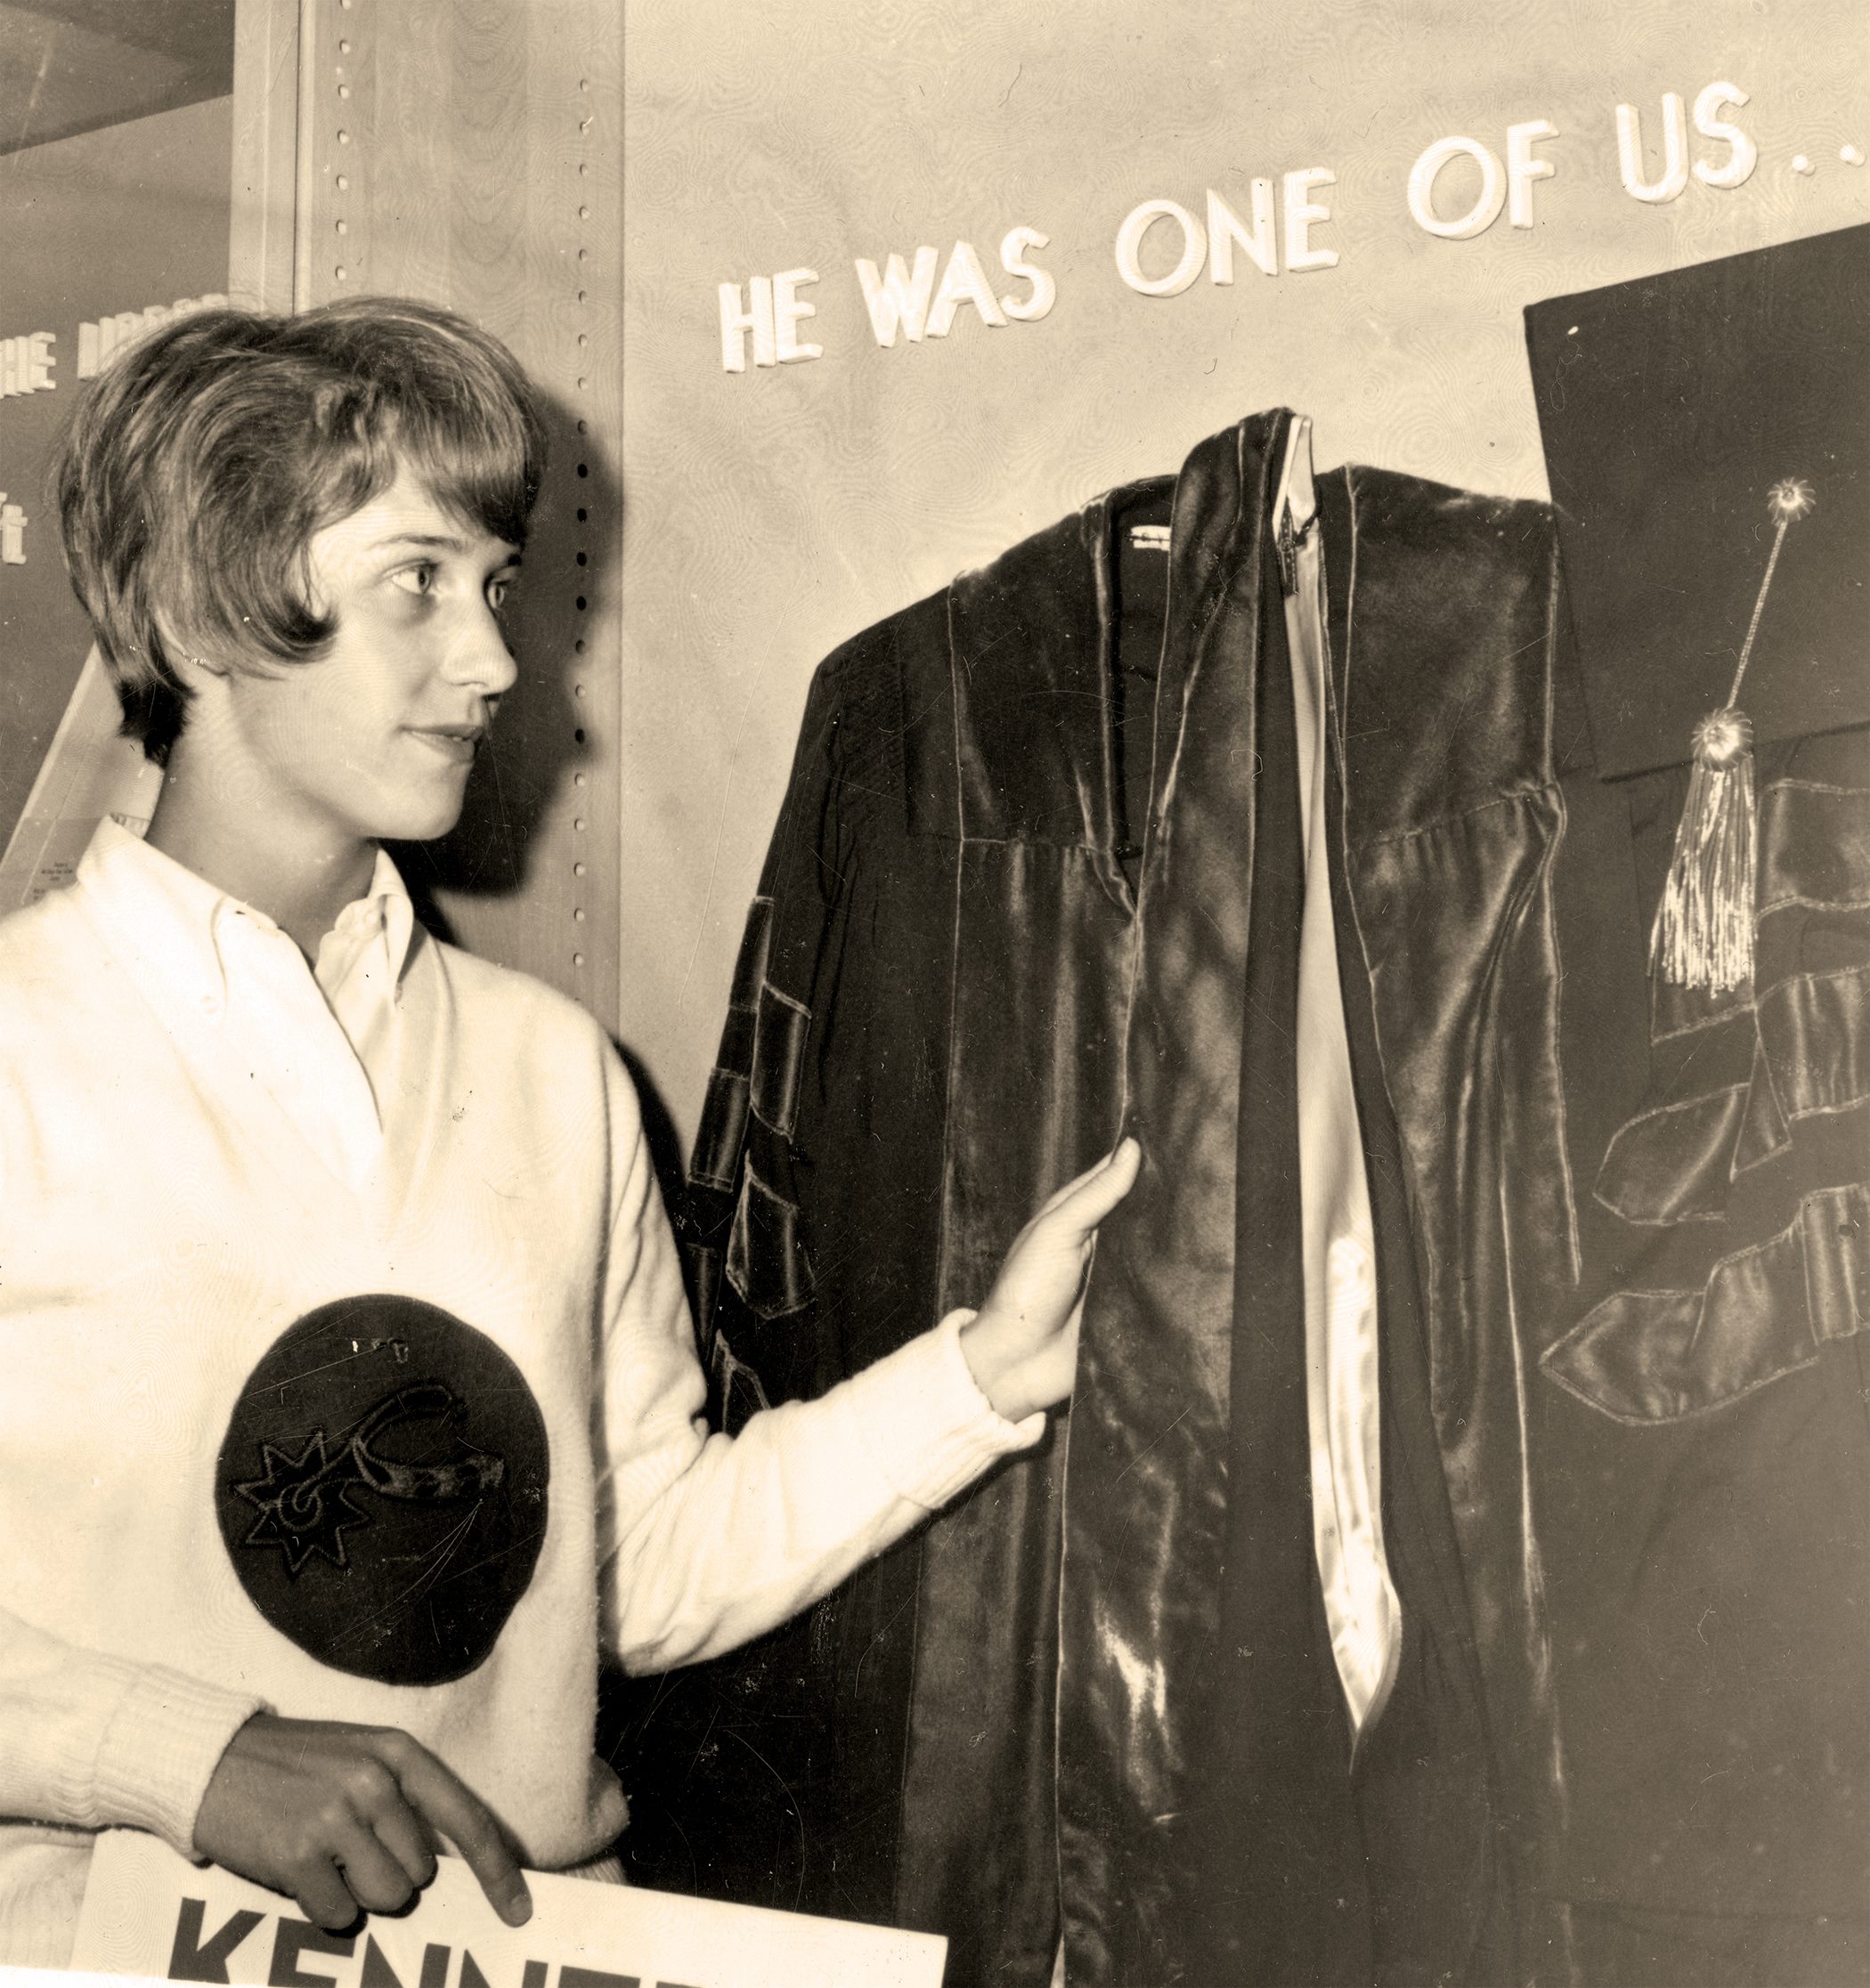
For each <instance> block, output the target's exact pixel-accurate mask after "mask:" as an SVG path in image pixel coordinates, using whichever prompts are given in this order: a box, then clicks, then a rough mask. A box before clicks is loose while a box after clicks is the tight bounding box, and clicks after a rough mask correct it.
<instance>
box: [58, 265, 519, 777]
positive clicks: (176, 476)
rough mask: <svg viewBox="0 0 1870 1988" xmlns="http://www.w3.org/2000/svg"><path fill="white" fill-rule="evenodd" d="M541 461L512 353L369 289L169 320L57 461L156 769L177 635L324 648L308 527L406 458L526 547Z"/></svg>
mask: <svg viewBox="0 0 1870 1988" xmlns="http://www.w3.org/2000/svg"><path fill="white" fill-rule="evenodd" d="M544 467H545V431H544V428H543V426H542V425H541V419H540V412H539V405H538V402H537V399H536V397H535V395H534V394H533V388H532V386H531V385H529V383H528V382H527V380H526V377H525V375H524V372H522V371H521V369H520V367H519V363H518V361H516V359H515V358H514V357H513V355H512V353H509V352H508V350H507V348H506V347H505V346H504V345H501V344H500V341H499V340H498V339H497V338H494V337H490V336H489V335H488V334H487V333H486V332H484V331H482V330H479V329H477V328H476V327H475V326H473V325H471V324H469V323H468V322H467V321H466V320H465V319H463V318H459V317H457V316H456V315H455V314H454V313H453V312H450V311H443V310H440V309H438V308H436V307H435V306H434V305H432V304H415V303H410V302H407V301H405V300H403V299H401V298H395V297H359V298H356V299H353V300H347V301H346V302H344V303H342V304H327V305H325V306H324V307H322V308H321V309H320V310H316V311H309V312H305V313H304V314H303V315H302V316H298V317H267V316H263V315H261V314H260V313H258V312H249V311H238V310H225V309H215V310H207V311H201V312H196V313H195V314H193V315H192V316H189V317H185V318H182V319H178V320H176V321H173V322H171V323H169V324H167V325H164V326H162V327H161V328H160V329H158V330H157V331H155V332H153V333H152V334H151V335H150V337H147V338H145V339H143V340H142V342H141V343H140V344H138V345H134V346H132V347H131V348H130V349H129V350H128V351H127V352H126V353H123V354H122V355H121V356H120V357H118V359H116V360H114V361H112V362H111V364H110V367H109V368H108V369H107V370H106V371H105V372H104V373H103V375H102V377H100V378H99V379H98V380H96V381H95V382H94V383H93V385H92V386H91V388H90V390H89V392H88V393H87V394H86V396H85V400H84V402H82V403H81V405H80V407H79V409H78V411H77V415H76V416H75V417H74V418H73V420H72V423H71V426H70V428H69V430H68V432H67V434H66V436H65V439H64V441H63V442H62V444H61V449H60V451H59V456H58V459H57V461H56V463H55V465H54V467H53V477H54V481H55V486H56V489H57V493H58V504H59V515H60V521H61V527H62V530H63V533H64V541H65V563H66V565H67V568H68V569H69V572H70V574H71V584H72V587H73V588H74V589H75V590H76V592H77V597H78V599H79V601H80V602H81V603H82V604H83V606H84V609H85V613H86V614H87V615H89V616H90V618H91V625H92V628H93V630H94V631H95V633H96V637H97V644H98V647H99V649H100V650H101V651H102V654H103V658H104V661H105V662H106V664H107V665H108V666H109V668H110V674H111V677H112V678H113V680H114V681H115V683H116V686H117V694H118V700H119V701H120V702H121V703H122V705H123V711H124V722H123V730H124V733H125V735H126V737H130V738H134V739H139V740H141V741H142V747H143V751H145V752H146V753H148V755H149V756H150V758H151V759H157V760H160V759H165V758H166V757H167V752H168V749H169V747H170V746H171V745H172V744H173V743H174V742H175V740H176V739H177V738H178V737H179V736H180V735H181V732H182V727H183V718H184V716H185V713H186V710H187V703H188V697H189V693H188V690H187V688H186V686H184V684H183V680H182V678H181V677H180V676H179V675H178V674H177V671H176V669H175V657H174V653H173V645H175V644H181V645H183V648H182V653H183V654H184V655H199V656H202V657H204V658H207V659H208V660H209V661H213V662H214V663H215V665H216V666H217V667H221V668H226V669H265V668H266V667H267V666H268V664H269V662H283V663H294V662H305V661H311V660H313V658H315V657H317V656H319V655H321V654H322V653H324V650H325V647H326V645H328V644H329V641H330V638H331V637H332V635H333V633H334V632H335V629H336V623H335V621H333V620H332V619H331V618H330V617H329V615H325V614H321V613H319V612H318V610H317V607H316V605H315V604H314V603H313V599H312V597H311V591H310V584H309V582H310V575H309V570H308V565H307V553H308V548H309V546H310V542H311V540H312V537H313V534H314V533H315V532H318V531H322V530H323V529H324V527H325V526H327V525H329V524H335V523H337V522H338V520H340V519H342V518H346V517H348V516H350V515H352V513H353V512H354V511H358V510H361V509H362V507H363V506H364V505H366V504H368V503H370V502H371V501H372V500H373V499H376V498H378V497H379V496H381V495H382V494H383V492H384V491H386V490H387V489H388V488H389V486H390V485H391V483H394V481H395V478H396V475H397V473H398V471H399V470H404V469H406V470H407V471H408V472H409V473H410V474H411V475H413V476H415V477H417V478H419V480H420V481H421V483H423V484H424V485H425V487H426V488H427V491H429V493H430V495H431V496H432V497H434V499H435V501H436V502H437V503H438V504H440V505H441V506H442V507H443V508H444V509H446V510H448V511H451V512H452V513H454V514H455V515H457V516H459V518H460V519H461V520H462V522H463V523H469V524H473V525H477V526H479V527H481V528H482V529H484V530H485V531H488V532H490V533H492V536H493V537H495V538H497V539H504V540H508V541H509V542H510V543H512V544H514V545H520V544H523V543H524V539H525V531H526V523H527V520H528V519H529V517H530V516H531V515H532V510H533V503H534V501H535V500H536V499H537V497H538V495H539V485H540V480H541V475H542V474H543V471H544Z"/></svg>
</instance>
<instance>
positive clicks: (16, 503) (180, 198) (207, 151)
mask: <svg viewBox="0 0 1870 1988" xmlns="http://www.w3.org/2000/svg"><path fill="white" fill-rule="evenodd" d="M229 32H230V35H231V32H232V29H231V25H230V28H229ZM231 102H232V100H231V99H229V98H228V97H225V96H221V97H215V98H212V99H210V100H208V101H205V102H200V103H191V104H188V105H186V106H184V107H183V108H181V109H178V110H165V111H161V112H159V113H157V114H156V115H154V116H152V117H147V118H134V119H132V120H130V121H129V122H127V123H123V124H115V125H107V126H102V127H101V128H99V129H97V130H92V131H83V132H80V133H78V134H76V135H74V136H71V137H67V138H60V139H57V140H55V141H53V142H50V143H47V144H37V145H27V146H22V147H20V149H18V150H4V149H0V214H4V259H0V841H4V839H5V838H7V837H9V836H10V835H11V834H12V831H13V829H14V827H15V824H18V823H19V822H20V817H21V815H22V814H23V813H24V812H25V809H26V804H27V799H28V795H29V794H31V793H32V791H33V789H34V786H35V783H36V782H37V781H38V779H39V778H40V775H42V774H43V773H44V772H45V770H46V765H47V759H48V754H49V748H50V744H51V741H52V738H53V734H54V733H59V732H63V733H64V734H65V735H66V736H67V738H68V739H69V735H70V718H71V713H70V711H69V709H68V707H69V705H70V704H71V702H72V697H73V691H74V686H76V685H77V678H78V672H79V669H80V668H81V666H82V665H83V663H84V661H85V650H86V648H87V647H88V645H89V643H90V639H91V631H90V629H89V627H88V626H87V625H86V623H85V616H84V613H83V612H82V610H81V609H80V608H79V606H78V604H77V601H76V599H74V598H73V596H72V592H71V586H70V582H69V580H67V579H66V577H65V565H64V560H63V557H62V556H61V548H60V543H59V520H58V513H57V508H56V505H55V502H54V500H53V493H52V492H51V491H49V490H48V488H47V484H46V478H47V471H48V468H49V467H50V465H51V462H52V458H53V450H54V449H55V448H56V446H57V443H58V439H59V436H60V435H61V434H62V433H63V431H64V428H65V425H66V423H67V422H68V421H69V418H70V416H71V412H72V409H73V406H74V404H75V402H76V401H77V396H78V394H79V392H80V391H81V389H82V387H83V385H84V383H85V381H86V380H87V379H89V378H91V377H93V376H94V375H95V374H96V373H98V372H99V371H100V370H101V369H102V368H103V367H105V366H107V365H108V364H109V363H110V358H111V355H112V354H113V353H115V352H116V351H117V350H118V349H119V348H120V347H121V346H122V345H125V344H126V343H128V342H129V341H131V340H132V339H134V338H135V337H139V336H140V335H141V334H142V332H143V331H144V330H146V329H149V328H150V327H151V326H153V325H155V324H158V323H159V322H161V321H163V320H165V319H166V318H167V317H169V316H171V315H173V314H174V313H175V311H176V310H177V309H178V308H181V309H187V308H189V307H191V306H194V305H199V304H204V303H207V302H211V301H215V300H216V299H217V298H218V297H219V295H220V293H221V292H223V291H224V290H225V288H227V231H228V215H229V209H230V204H231V202H230V191H229V162H230V159H231V157H232V108H231ZM115 726H116V718H115V715H114V713H113V714H111V715H110V718H109V721H108V724H107V726H106V727H105V730H106V733H107V734H108V733H109V732H110V731H113V730H114V729H115ZM36 805H37V802H36ZM82 846H83V845H82V843H81V844H80V845H79V847H80V848H82ZM18 903H20V899H19V898H18V897H7V898H6V899H5V900H4V904H5V908H7V909H12V907H13V906H15V905H17V904H18Z"/></svg>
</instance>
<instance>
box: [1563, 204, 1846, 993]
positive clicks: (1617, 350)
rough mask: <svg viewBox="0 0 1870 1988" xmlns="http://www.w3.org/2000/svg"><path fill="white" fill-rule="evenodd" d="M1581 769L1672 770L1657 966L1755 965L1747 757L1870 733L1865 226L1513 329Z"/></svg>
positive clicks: (1733, 971)
mask: <svg viewBox="0 0 1870 1988" xmlns="http://www.w3.org/2000/svg"><path fill="white" fill-rule="evenodd" d="M1526 344H1527V349H1528V352H1529V354H1530V356H1531V360H1532V367H1533V395H1534V398H1535V399H1536V401H1537V403H1538V408H1539V425H1540V431H1541V436H1542V438H1543V441H1544V444H1545V459H1546V469H1547V474H1548V475H1549V478H1550V481H1551V487H1552V498H1553V501H1554V503H1555V504H1556V506H1557V513H1558V541H1559V550H1560V556H1561V557H1562V559H1563V561H1564V564H1565V589H1566V593H1567V596H1569V599H1570V603H1571V612H1572V621H1573V632H1574V633H1575V635H1576V637H1577V642H1578V649H1579V656H1580V661H1581V667H1582V675H1583V682H1584V694H1585V705H1586V710H1587V713H1588V716H1589V718H1590V731H1591V744H1592V748H1593V751H1594V755H1595V758H1596V761H1597V767H1598V773H1599V774H1600V775H1602V776H1603V777H1605V778H1606V779H1614V778H1618V777H1621V776H1623V775H1630V774H1636V773H1641V772H1646V771H1649V770H1652V769H1654V768H1657V767H1669V766H1677V765H1680V764H1683V763H1685V762H1687V763H1688V764H1690V765H1691V767H1692V769H1693V770H1692V772H1691V775H1690V791H1689V796H1688V803H1687V808H1686V810H1685V812H1684V815H1683V820H1682V829H1681V833H1680V835H1679V837H1678V840H1677V844H1676V855H1675V862H1674V864H1672V865H1671V872H1670V881H1669V886H1668V889H1667V890H1666V891H1665V893H1664V897H1663V906H1662V909H1661V912H1660V913H1659V916H1658V921H1657V930H1656V963H1657V965H1658V966H1659V967H1660V969H1661V970H1663V973H1664V975H1665V977H1666V978H1669V979H1671V980H1675V981H1679V982H1680V983H1682V984H1684V985H1687V986H1736V985H1737V984H1738V982H1739V981H1740V980H1742V979H1744V978H1746V977H1747V975H1748V974H1749V973H1750V972H1751V970H1752V898H1753V892H1752V884H1753V860H1754V859H1753V836H1752V826H1753V824H1752V813H1753V809H1752V744H1753V742H1754V741H1755V740H1759V741H1760V742H1768V741H1771V740H1776V739H1785V738H1796V737H1801V736H1804V735H1806V734H1810V733H1814V732H1825V731H1833V730H1836V729H1838V728H1840V727H1842V726H1852V725H1865V724H1870V226H1864V227H1856V228H1844V229H1840V230H1838V231H1836V232H1834V233H1831V234H1824V235H1814V236H1810V237H1809V238H1807V239H1805V240H1802V241H1794V242H1787V243H1785V244H1784V245H1782V246H1781V247H1776V248H1766V249H1760V250H1757V251H1755V252H1753V253H1752V254H1749V255H1744V256H1726V257H1724V258H1722V259H1721V260H1720V261H1718V262H1711V263H1703V264H1697V265H1696V266H1695V267H1693V268H1689V269H1682V270H1676V271H1672V272H1670V273H1669V274H1668V275H1665V276H1655V277H1646V278H1643V279H1641V280H1638V281H1636V282H1630V283H1616V284H1612V285H1611V286H1609V287H1608V288H1605V289H1599V290H1588V291H1582V292H1580V293H1579V294H1577V295H1576V296H1562V297H1553V298H1550V299H1549V300H1548V301H1547V302H1545V303H1542V304H1533V305H1532V306H1531V307H1530V308H1529V309H1528V310H1527V312H1526Z"/></svg>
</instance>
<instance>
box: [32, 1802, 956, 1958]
mask: <svg viewBox="0 0 1870 1988" xmlns="http://www.w3.org/2000/svg"><path fill="white" fill-rule="evenodd" d="M526 1882H527V1884H528V1886H529V1887H530V1888H531V1890H532V1894H533V1917H532V1919H530V1920H529V1921H528V1922H527V1923H526V1924H525V1925H524V1926H522V1927H509V1926H507V1925H506V1924H504V1923H503V1922H502V1921H501V1920H500V1919H499V1917H498V1916H497V1915H496V1914H495V1912H494V1911H493V1909H492V1906H490V1905H489V1904H488V1903H487V1902H486V1900H485V1898H484V1897H483V1896H482V1895H481V1889H480V1887H479V1885H478V1884H476V1881H475V1878H474V1877H473V1874H472V1873H471V1872H470V1871H469V1870H468V1869H467V1865H466V1864H465V1863H463V1862H460V1861H459V1859H458V1858H455V1857H443V1858H441V1859H440V1860H439V1863H438V1868H437V1870H436V1872H435V1882H434V1883H433V1884H431V1885H430V1886H429V1887H428V1888H427V1890H426V1891H425V1892H424V1893H422V1895H421V1896H420V1897H419V1900H418V1901H417V1903H416V1904H415V1906H414V1907H413V1909H412V1910H411V1911H407V1912H404V1913H400V1914H398V1915H396V1916H394V1917H393V1918H384V1917H381V1916H379V1915H378V1914H375V1913H372V1914H370V1916H368V1917H367V1918H366V1919H364V1920H363V1922H362V1925H361V1926H360V1927H358V1928H357V1929H356V1930H355V1931H354V1932H351V1933H340V1934H331V1933H326V1932H323V1931H321V1929H320V1928H319V1927H315V1926H313V1925H312V1924H311V1923H310V1922H309V1921H308V1920H306V1919H305V1918H304V1917H303V1916H302V1915H301V1914H300V1912H299V1911H298V1909H297V1906H296V1905H295V1904H294V1903H292V1902H291V1901H290V1900H289V1899H284V1898H281V1897H280V1896H279V1895H278V1894H277V1893H274V1892H270V1891H267V1890H266V1889H264V1887H262V1886H259V1885H253V1884H248V1882H247V1880H246V1879H245V1878H236V1877H234V1876H232V1874H231V1873H229V1872H227V1871H225V1870H216V1869H214V1868H212V1867H209V1868H206V1869H204V1868H201V1867H199V1866H197V1865H195V1864H191V1863H190V1862H187V1861H186V1860H185V1859H184V1858H182V1857H178V1856H177V1855H176V1854H175V1852H174V1851H173V1850H171V1849H169V1848H168V1847H167V1845H165V1844H163V1843H161V1842H159V1841H158V1840H157V1838H154V1837H152V1836H145V1835H143V1834H142V1833H141V1832H140V1831H137V1830H107V1831H106V1832H105V1833H104V1835H103V1836H102V1837H101V1838H99V1841H98V1848H97V1853H96V1855H95V1856H94V1857H93V1860H92V1865H91V1879H90V1884H89V1886H88V1887H87V1888H86V1890H85V1906H84V1913H83V1916H82V1918H81V1919H80V1920H79V1924H78V1937H77V1950H76V1951H74V1953H73V1954H72V1957H71V1965H72V1966H73V1967H74V1968H84V1969H86V1970H88V1971H91V1972H93V1973H98V1974H118V1975H121V1974H132V1975H143V1976H157V1977H159V1978H167V1979H168V1980H171V1981H208V1982H230V1983H232V1982H250V1983H265V1984H270V1988H940V1983H941V1974H942V1962H943V1959H944V1956H945V1955H946V1953H947V1941H946V1940H940V1939H936V1938H933V1937H931V1935H928V1934H925V1933H898V1932H893V1931H891V1930H890V1929H889V1928H887V1927H875V1926H855V1925H847V1924H845V1923H843V1922H842V1921H840V1920H835V1919H808V1918H806V1917H805V1916H804V1915H803V1914H801V1913H793V1912H772V1911H759V1910H756V1909H755V1908H753V1907H751V1906H742V1905H723V1904H720V1903H716V1902H714V1901H713V1900H711V1899H701V1898H681V1897H677V1896H674V1895H671V1894H670V1893H667V1892H654V1891H639V1890H637V1889H635V1888H633V1887H627V1886H622V1885H604V1884H591V1883H588V1882H585V1881H583V1880H581V1879H579V1878H557V1877H551V1876H547V1875H542V1874H541V1873H538V1872H528V1873H527V1878H526Z"/></svg>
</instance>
